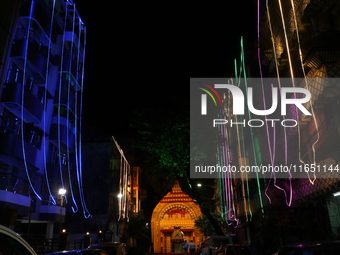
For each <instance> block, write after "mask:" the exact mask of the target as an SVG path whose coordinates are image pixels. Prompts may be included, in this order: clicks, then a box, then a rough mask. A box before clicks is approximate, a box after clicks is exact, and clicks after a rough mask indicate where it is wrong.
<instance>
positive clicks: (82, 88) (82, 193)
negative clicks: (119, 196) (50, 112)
mask: <svg viewBox="0 0 340 255" xmlns="http://www.w3.org/2000/svg"><path fill="white" fill-rule="evenodd" d="M83 31H84V43H83V45H84V46H83V70H82V77H81V86H80V113H79V171H78V173H79V175H78V176H77V177H78V186H79V194H80V199H81V204H82V207H83V214H84V217H85V218H86V219H87V218H92V215H91V214H90V212H89V211H88V209H87V207H86V204H85V198H84V191H83V176H82V169H83V168H82V167H83V166H82V145H81V127H82V113H83V92H84V66H85V49H86V27H84V29H83ZM86 213H87V215H86Z"/></svg>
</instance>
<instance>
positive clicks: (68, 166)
mask: <svg viewBox="0 0 340 255" xmlns="http://www.w3.org/2000/svg"><path fill="white" fill-rule="evenodd" d="M73 7H74V8H75V6H74V5H73ZM75 18H76V12H75V11H74V12H73V24H72V44H71V54H70V61H69V64H70V65H69V72H70V75H72V54H73V38H74V36H73V34H74V25H75ZM78 43H79V40H78ZM78 49H79V45H78ZM77 66H78V62H77ZM76 82H77V80H76ZM75 88H76V89H77V84H75ZM70 90H71V79H69V80H68V87H67V105H68V107H67V120H66V123H67V133H66V141H67V146H66V155H67V171H68V180H69V186H70V191H71V192H70V193H71V197H72V201H73V204H74V205H75V208H76V209H75V208H74V207H73V206H72V207H71V209H72V211H73V212H74V213H76V212H77V211H78V206H77V203H76V201H75V198H74V194H73V190H72V181H71V169H70V148H69V130H70V127H69V126H70ZM76 114H77V112H75V113H74V116H75V117H74V118H75V120H76V119H77V117H76ZM76 132H77V130H75V133H76Z"/></svg>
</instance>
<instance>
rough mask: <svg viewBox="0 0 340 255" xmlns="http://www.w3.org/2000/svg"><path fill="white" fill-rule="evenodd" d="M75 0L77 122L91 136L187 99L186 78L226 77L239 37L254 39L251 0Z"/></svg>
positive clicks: (116, 130)
mask: <svg viewBox="0 0 340 255" xmlns="http://www.w3.org/2000/svg"><path fill="white" fill-rule="evenodd" d="M74 1H75V3H76V7H77V9H78V11H79V13H80V16H81V17H82V19H83V21H84V23H85V25H86V27H87V45H86V60H85V61H86V65H85V85H84V102H83V123H84V126H87V127H88V126H93V127H94V130H95V131H94V132H95V133H96V134H97V135H120V134H123V133H125V134H126V133H128V132H129V131H128V126H129V118H130V111H131V109H135V108H137V109H139V108H143V107H157V108H159V107H169V106H171V104H170V103H169V102H170V99H171V98H172V97H176V98H177V99H178V100H177V102H181V101H188V100H190V97H189V78H190V77H229V76H232V75H233V69H232V67H233V61H234V58H238V59H239V55H240V46H239V42H240V37H241V36H244V39H245V43H246V44H248V45H249V46H250V47H253V46H254V45H255V44H254V40H256V37H255V36H256V11H257V9H256V8H257V7H256V1H255V0H254V1H249V0H241V1H218V2H217V3H215V2H213V3H212V2H210V1H202V3H201V2H199V1H198V2H197V1H190V2H187V1H178V2H173V1H152V2H151V1H120V2H118V1H113V0H101V1H100V0H99V1H93V0H92V1H89V0H74ZM254 50H256V49H255V48H254ZM186 110H189V109H186Z"/></svg>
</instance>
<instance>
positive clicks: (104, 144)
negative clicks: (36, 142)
mask: <svg viewBox="0 0 340 255" xmlns="http://www.w3.org/2000/svg"><path fill="white" fill-rule="evenodd" d="M123 141H124V140H123ZM123 144H124V143H123ZM126 144H127V145H129V143H126ZM125 152H127V153H125ZM129 152H130V150H129V148H127V149H126V150H125V148H124V149H122V148H121V146H120V145H119V143H118V141H117V140H116V139H115V138H114V137H111V138H105V137H103V138H98V137H96V138H85V139H84V144H83V154H84V159H83V160H84V185H85V186H86V187H91V188H89V189H87V190H86V191H85V197H87V198H88V204H87V205H88V208H89V210H90V211H91V214H92V218H91V219H90V220H89V221H87V223H85V224H84V225H83V229H82V230H81V231H82V232H86V231H90V233H98V231H102V232H103V233H104V234H105V239H106V240H112V241H116V242H120V241H124V242H126V241H127V239H126V237H127V232H126V226H127V223H128V222H129V217H131V215H133V214H137V213H140V212H142V206H141V205H142V200H143V199H144V198H145V195H146V194H145V191H144V190H143V189H142V187H141V185H142V183H141V173H142V170H141V169H140V167H138V166H131V164H133V162H131V161H132V159H131V157H130V155H128V153H129ZM70 225H72V222H70ZM73 225H74V226H73V227H72V228H76V227H79V224H73ZM85 228H86V229H85ZM81 231H77V232H81Z"/></svg>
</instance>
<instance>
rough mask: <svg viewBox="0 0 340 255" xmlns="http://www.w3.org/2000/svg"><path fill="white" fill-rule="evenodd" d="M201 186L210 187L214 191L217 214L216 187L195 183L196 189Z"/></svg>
mask: <svg viewBox="0 0 340 255" xmlns="http://www.w3.org/2000/svg"><path fill="white" fill-rule="evenodd" d="M202 186H206V187H210V188H213V189H214V199H215V213H217V203H216V187H215V185H214V186H211V185H205V184H201V183H197V187H202Z"/></svg>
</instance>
